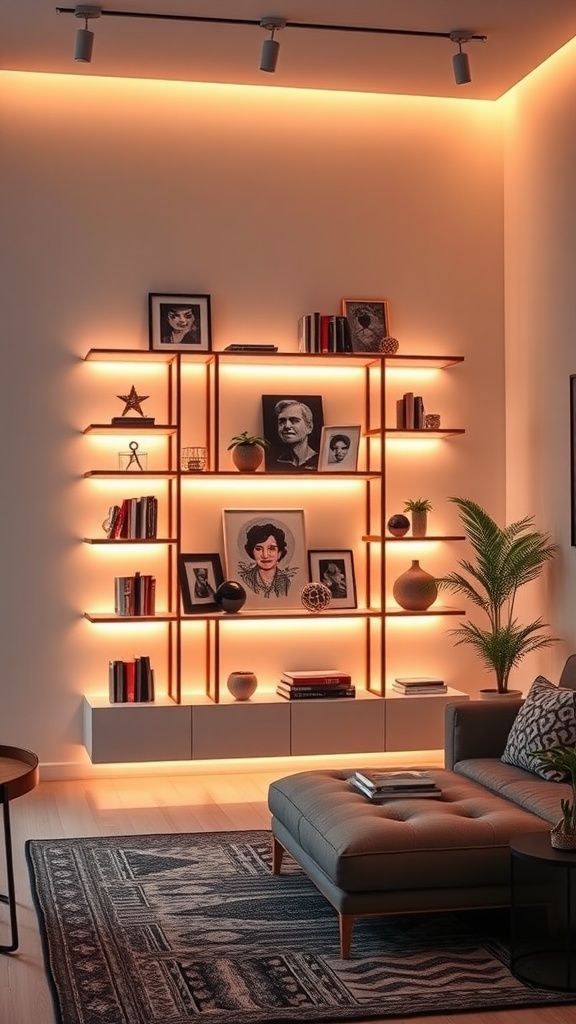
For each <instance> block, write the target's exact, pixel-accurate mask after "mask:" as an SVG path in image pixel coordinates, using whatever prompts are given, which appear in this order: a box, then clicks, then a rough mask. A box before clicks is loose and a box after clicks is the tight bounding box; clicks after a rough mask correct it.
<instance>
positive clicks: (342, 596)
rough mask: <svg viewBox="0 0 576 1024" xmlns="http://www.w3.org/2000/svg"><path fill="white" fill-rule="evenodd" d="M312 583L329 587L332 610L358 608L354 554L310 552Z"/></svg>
mask: <svg viewBox="0 0 576 1024" xmlns="http://www.w3.org/2000/svg"><path fill="white" fill-rule="evenodd" d="M308 565H309V567H310V582H311V583H323V584H324V585H325V586H326V587H328V589H329V591H330V594H331V596H332V600H331V601H330V608H356V607H357V604H356V578H355V576H354V558H353V555H352V552H351V551H349V550H345V551H309V552H308Z"/></svg>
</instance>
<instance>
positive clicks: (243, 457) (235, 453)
mask: <svg viewBox="0 0 576 1024" xmlns="http://www.w3.org/2000/svg"><path fill="white" fill-rule="evenodd" d="M269 447H270V442H269V441H267V440H266V438H265V437H257V436H256V435H249V434H248V431H246V430H244V431H243V433H242V434H237V435H236V437H233V438H231V440H230V444H229V445H228V451H231V452H232V462H233V463H234V465H235V466H236V469H239V470H240V472H242V473H255V472H256V470H257V469H258V468H259V466H260V465H261V464H262V459H263V458H264V449H265V448H269Z"/></svg>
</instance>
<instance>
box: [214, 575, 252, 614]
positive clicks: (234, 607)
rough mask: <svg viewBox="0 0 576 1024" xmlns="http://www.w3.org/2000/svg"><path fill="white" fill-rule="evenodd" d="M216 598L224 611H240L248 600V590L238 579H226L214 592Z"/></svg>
mask: <svg viewBox="0 0 576 1024" xmlns="http://www.w3.org/2000/svg"><path fill="white" fill-rule="evenodd" d="M214 600H215V602H216V604H217V605H218V606H219V607H220V608H221V609H222V611H223V612H228V613H229V614H231V613H232V612H239V611H240V609H241V607H242V605H243V604H244V603H245V601H246V591H245V590H244V587H243V586H242V584H241V583H238V581H237V580H224V583H221V584H220V586H219V587H217V589H216V591H215V593H214Z"/></svg>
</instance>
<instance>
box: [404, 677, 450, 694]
mask: <svg viewBox="0 0 576 1024" xmlns="http://www.w3.org/2000/svg"><path fill="white" fill-rule="evenodd" d="M392 689H393V690H395V691H396V693H412V694H416V693H447V692H448V687H447V686H446V683H445V682H444V680H443V679H437V678H435V677H434V676H398V677H397V678H396V679H395V680H394V682H393V683H392Z"/></svg>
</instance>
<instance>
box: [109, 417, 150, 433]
mask: <svg viewBox="0 0 576 1024" xmlns="http://www.w3.org/2000/svg"><path fill="white" fill-rule="evenodd" d="M110 423H111V425H112V426H113V427H130V429H131V430H133V429H134V427H153V426H154V424H155V423H156V419H155V417H154V416H113V417H112V419H111V420H110Z"/></svg>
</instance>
